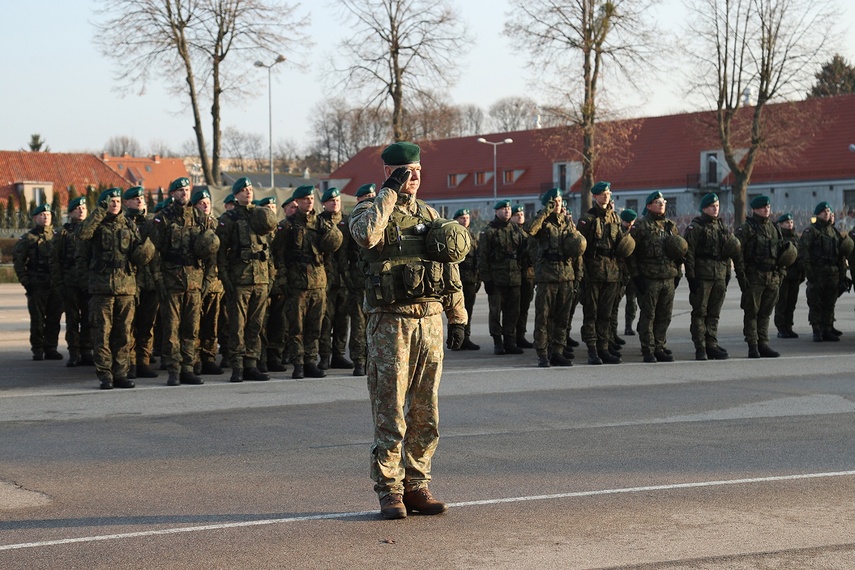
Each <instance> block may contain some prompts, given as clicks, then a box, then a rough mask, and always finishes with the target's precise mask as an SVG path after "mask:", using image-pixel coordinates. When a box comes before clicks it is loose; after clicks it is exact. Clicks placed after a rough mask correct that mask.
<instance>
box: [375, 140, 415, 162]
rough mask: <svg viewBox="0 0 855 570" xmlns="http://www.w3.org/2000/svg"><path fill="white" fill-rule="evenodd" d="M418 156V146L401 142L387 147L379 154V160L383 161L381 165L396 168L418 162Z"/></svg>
mask: <svg viewBox="0 0 855 570" xmlns="http://www.w3.org/2000/svg"><path fill="white" fill-rule="evenodd" d="M420 154H421V149H420V148H419V145H417V144H413V143H411V142H406V141H401V142H396V143H394V144H390V145H389V146H387V147H386V150H384V151H383V152H382V153H381V154H380V158H382V159H383V164H388V165H392V166H398V165H404V164H412V163H414V162H419V161H420V160H421V158H420Z"/></svg>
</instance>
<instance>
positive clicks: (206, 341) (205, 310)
mask: <svg viewBox="0 0 855 570" xmlns="http://www.w3.org/2000/svg"><path fill="white" fill-rule="evenodd" d="M190 204H191V205H192V206H193V207H194V208H196V209H197V210H198V211H199V213H201V214H202V215H203V216H205V217H206V218H207V226H208V227H209V228H216V227H217V221H216V220H215V219H214V216H213V212H214V209H213V206H212V204H211V193H210V192H209V191H208V189H207V188H203V189H202V190H197V191H196V192H194V193H193V195H192V196H191V197H190ZM204 264H205V265H204V268H203V270H204V272H205V277H204V279H203V281H202V291H201V293H200V295H201V297H202V307H201V310H200V314H199V361H198V372H199V373H201V374H214V375H218V374H222V373H223V369H222V367H221V366H219V365H218V364H217V331H218V330H219V318H220V305H221V304H222V299H223V283H222V281H220V277H219V272H218V270H217V257H216V255H211V256H208V257H207V258H206V259H205V260H204Z"/></svg>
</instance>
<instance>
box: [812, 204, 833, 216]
mask: <svg viewBox="0 0 855 570" xmlns="http://www.w3.org/2000/svg"><path fill="white" fill-rule="evenodd" d="M830 209H831V204H829V203H828V202H820V203H819V204H817V205H816V208H814V209H813V215H814V216H817V215H819V214H821V213H822V211H823V210H830Z"/></svg>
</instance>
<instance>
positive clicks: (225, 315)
mask: <svg viewBox="0 0 855 570" xmlns="http://www.w3.org/2000/svg"><path fill="white" fill-rule="evenodd" d="M231 304H232V303H231V297H230V296H229V294H228V293H223V298H222V299H220V317H219V318H218V319H217V342H219V343H220V354H222V355H223V361H224V362H228V363H229V364H230V365H231V361H232V359H231V356H229V310H228V307H229V306H231Z"/></svg>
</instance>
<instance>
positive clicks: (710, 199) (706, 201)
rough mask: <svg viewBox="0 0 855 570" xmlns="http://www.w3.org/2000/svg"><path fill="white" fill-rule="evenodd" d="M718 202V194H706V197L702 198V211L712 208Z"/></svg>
mask: <svg viewBox="0 0 855 570" xmlns="http://www.w3.org/2000/svg"><path fill="white" fill-rule="evenodd" d="M716 202H718V194H716V193H715V192H710V193H709V194H704V197H703V198H701V206H700V208H701V210H703V209H704V208H706V207H707V206H711V205H713V204H715V203H716Z"/></svg>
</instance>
